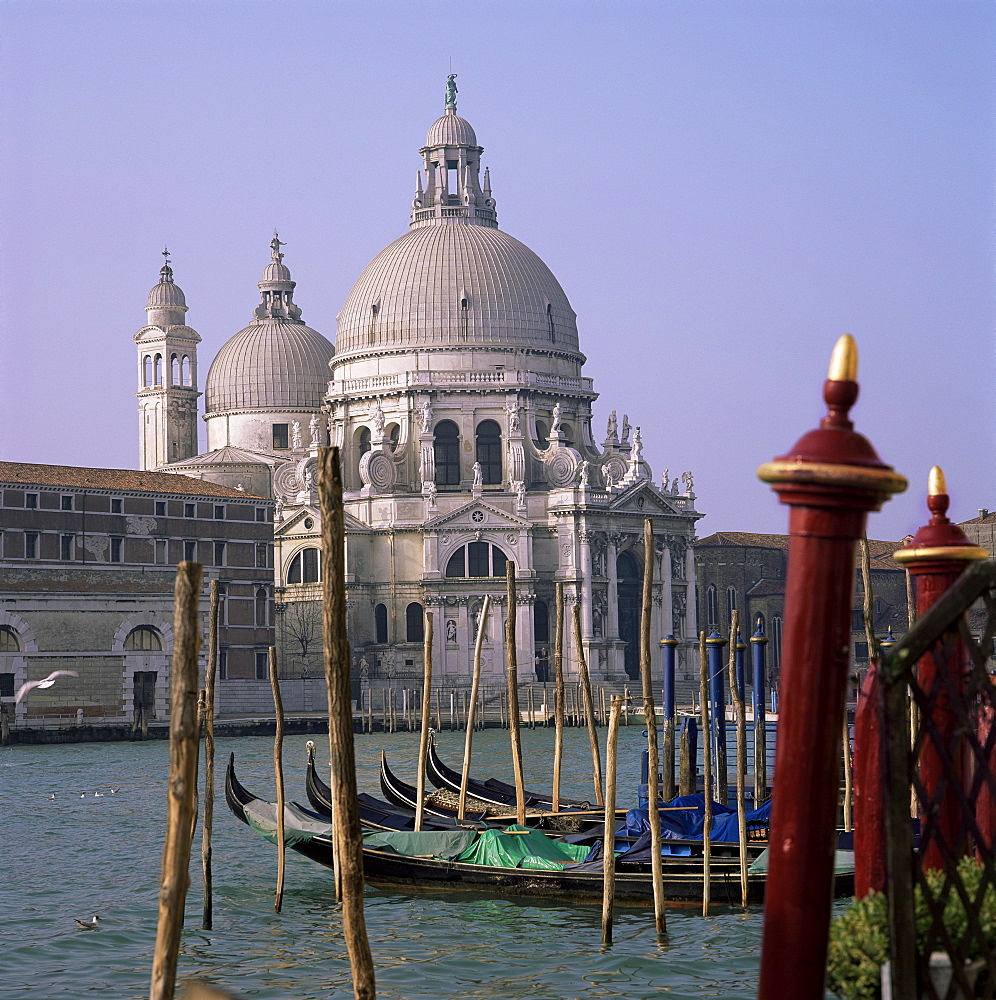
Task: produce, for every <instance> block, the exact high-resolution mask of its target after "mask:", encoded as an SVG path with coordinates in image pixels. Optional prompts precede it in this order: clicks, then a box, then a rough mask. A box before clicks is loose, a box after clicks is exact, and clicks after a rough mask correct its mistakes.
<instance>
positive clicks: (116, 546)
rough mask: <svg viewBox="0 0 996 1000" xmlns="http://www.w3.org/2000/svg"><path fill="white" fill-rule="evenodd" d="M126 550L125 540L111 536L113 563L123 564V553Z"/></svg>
mask: <svg viewBox="0 0 996 1000" xmlns="http://www.w3.org/2000/svg"><path fill="white" fill-rule="evenodd" d="M123 548H124V539H123V538H119V537H117V536H115V535H111V562H121V552H122V550H123Z"/></svg>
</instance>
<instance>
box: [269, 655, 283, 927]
mask: <svg viewBox="0 0 996 1000" xmlns="http://www.w3.org/2000/svg"><path fill="white" fill-rule="evenodd" d="M268 659H269V666H270V688H271V689H272V691H273V717H274V720H275V731H274V734H273V778H274V781H275V782H276V785H277V893H276V896H275V897H274V899H273V909H274V910H275V911H276V912H277V913H279V912H280V907H281V906H282V905H283V900H284V867H285V863H286V857H285V855H286V853H287V851H286V845H285V843H284V703H283V699H281V697H280V679H279V678H278V677H277V650H276V648H275V647H274V646H271V647H270V653H269V657H268Z"/></svg>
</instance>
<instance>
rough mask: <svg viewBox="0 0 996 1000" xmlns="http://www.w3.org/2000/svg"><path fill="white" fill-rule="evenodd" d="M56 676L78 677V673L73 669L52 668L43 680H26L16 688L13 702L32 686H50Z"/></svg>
mask: <svg viewBox="0 0 996 1000" xmlns="http://www.w3.org/2000/svg"><path fill="white" fill-rule="evenodd" d="M57 677H79V674H78V673H76V671H75V670H53V671H52V672H51V673H50V674H49V675H48V677H46V678H45V679H44V680H40V681H28V682H27V683H25V684H22V685H21V686H20V687H19V688H18V689H17V695H16V696H15V697H14V704H15V705H16V704H17V703H18V702H19V701H20V700H21V699H22V698H23V697H24V696H25V695H26V694H27V693H28V692H29V691H30V690H31V689H32V688H50V687H51V686H52V685H53V684H54V683H55V680H56V678H57Z"/></svg>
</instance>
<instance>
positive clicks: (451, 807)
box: [380, 751, 504, 821]
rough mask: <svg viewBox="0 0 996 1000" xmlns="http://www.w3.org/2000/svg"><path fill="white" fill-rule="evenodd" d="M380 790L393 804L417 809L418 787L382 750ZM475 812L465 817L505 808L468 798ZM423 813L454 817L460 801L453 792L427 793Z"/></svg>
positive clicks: (478, 817)
mask: <svg viewBox="0 0 996 1000" xmlns="http://www.w3.org/2000/svg"><path fill="white" fill-rule="evenodd" d="M380 790H381V791H382V792H383V793H384V798H386V799H387V800H388V802H390V803H392V804H393V805H396V806H398V807H399V808H401V809H410V810H412V811H414V810H415V808H416V805H417V803H418V789H417V788H416V787H415V786H414V785H410V784H408V782H407V781H405V780H404V779H402V778H399V777H398V776H397V775H396V774H395V773H394V772H393V771H392V770H391V768H390V766H389V765H388V763H387V754H385V753H384V751H381V754H380ZM468 802H469V805H470V807H471V809H473V810H475V811H474V812H470V813H465V818H469V819H472V820H477V821H483V820H486V819H487V817H488V815H489V813H491V812H504V809H500V810H499V809H495V807H494V806H493V805H490V804H489V803H486V802H480V801H473V800H468ZM422 812H423V814H425V813H428V814H429V815H430V816H436V817H440V818H452V817H455V816H456V815H457V812H458V801H457V799H456V798H455V797H454V796H453V793H452V792H451V793H450V794H449V795H448V796H447V795H431V794H430V795H426V797H425V800H424V802H423V806H422Z"/></svg>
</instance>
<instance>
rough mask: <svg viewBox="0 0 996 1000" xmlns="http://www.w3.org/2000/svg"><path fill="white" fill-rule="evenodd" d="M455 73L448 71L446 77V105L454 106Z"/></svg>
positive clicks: (455, 94)
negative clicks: (448, 73)
mask: <svg viewBox="0 0 996 1000" xmlns="http://www.w3.org/2000/svg"><path fill="white" fill-rule="evenodd" d="M456 78H457V75H456V73H450V75H449V76H448V77H447V78H446V107H448V108H454V109H455V108H456V97H457V85H456Z"/></svg>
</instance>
